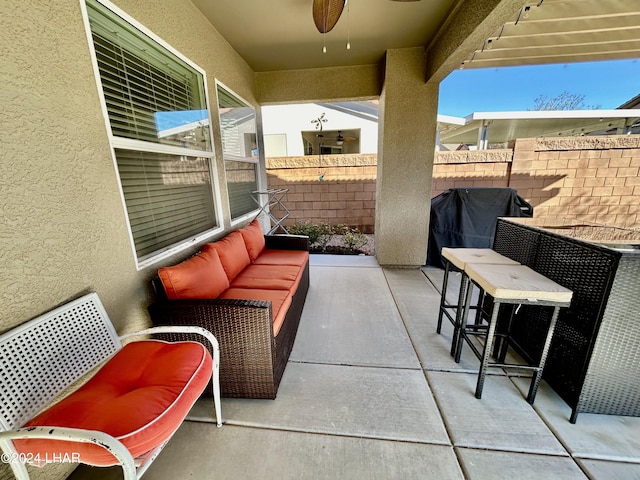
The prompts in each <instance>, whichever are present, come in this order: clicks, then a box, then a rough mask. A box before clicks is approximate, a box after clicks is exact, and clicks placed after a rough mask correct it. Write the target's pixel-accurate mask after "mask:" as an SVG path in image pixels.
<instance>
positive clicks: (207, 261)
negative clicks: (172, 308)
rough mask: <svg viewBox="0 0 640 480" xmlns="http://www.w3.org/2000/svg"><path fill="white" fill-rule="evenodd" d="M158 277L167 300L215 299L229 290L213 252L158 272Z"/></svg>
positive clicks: (222, 270) (217, 258)
mask: <svg viewBox="0 0 640 480" xmlns="http://www.w3.org/2000/svg"><path fill="white" fill-rule="evenodd" d="M158 276H159V277H160V280H161V281H162V286H163V287H164V291H165V292H166V294H167V298H168V299H169V300H186V299H190V298H216V297H218V296H219V295H220V294H221V293H222V292H224V291H225V290H226V289H227V288H229V279H228V278H227V274H226V273H225V271H224V268H223V267H222V263H220V257H219V256H218V252H216V251H215V250H207V251H203V252H201V253H199V254H198V255H196V256H195V257H191V258H190V259H188V260H185V261H184V262H182V263H179V264H178V265H174V266H172V267H164V268H160V269H159V270H158Z"/></svg>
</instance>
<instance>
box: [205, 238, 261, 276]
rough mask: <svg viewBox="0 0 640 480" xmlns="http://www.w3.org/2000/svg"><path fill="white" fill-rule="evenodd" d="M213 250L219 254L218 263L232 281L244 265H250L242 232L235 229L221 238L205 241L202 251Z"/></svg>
mask: <svg viewBox="0 0 640 480" xmlns="http://www.w3.org/2000/svg"><path fill="white" fill-rule="evenodd" d="M210 250H215V251H217V252H218V255H219V256H220V263H222V268H224V271H225V272H226V274H227V279H228V280H229V281H232V280H233V279H234V278H236V275H238V274H239V273H240V272H241V271H242V270H244V269H245V267H246V266H248V265H251V259H250V258H249V252H247V247H246V246H245V244H244V240H243V238H242V234H241V233H240V232H238V231H237V230H236V231H235V232H231V233H230V234H229V235H227V236H226V237H224V238H223V239H222V240H218V241H217V242H213V243H207V244H205V245H203V246H202V251H210Z"/></svg>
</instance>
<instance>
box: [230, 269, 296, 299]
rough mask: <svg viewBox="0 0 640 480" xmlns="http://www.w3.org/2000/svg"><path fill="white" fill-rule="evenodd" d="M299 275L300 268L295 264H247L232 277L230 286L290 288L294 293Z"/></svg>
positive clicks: (268, 288)
mask: <svg viewBox="0 0 640 480" xmlns="http://www.w3.org/2000/svg"><path fill="white" fill-rule="evenodd" d="M301 277H302V275H301V269H300V267H298V266H296V265H249V266H248V267H247V268H245V269H244V270H243V271H242V273H241V274H240V275H238V276H237V277H236V278H234V279H233V282H231V288H264V289H267V290H290V291H291V294H294V293H295V292H296V290H297V289H298V284H299V283H300V279H301Z"/></svg>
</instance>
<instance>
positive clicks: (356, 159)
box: [266, 155, 377, 233]
mask: <svg viewBox="0 0 640 480" xmlns="http://www.w3.org/2000/svg"><path fill="white" fill-rule="evenodd" d="M266 163H267V181H268V185H269V188H288V189H289V192H288V193H287V194H286V196H285V198H284V199H283V203H284V204H285V205H286V207H287V208H288V209H289V211H290V212H291V215H290V216H289V218H288V219H287V220H286V221H285V222H284V223H285V225H292V224H294V223H295V222H297V221H299V222H304V221H311V222H326V223H329V224H331V225H338V224H346V225H349V226H351V227H355V228H358V229H359V230H360V231H361V232H363V233H373V229H374V223H375V203H376V172H377V167H376V156H375V155H323V156H322V158H320V156H317V155H310V156H305V157H282V158H280V157H278V158H267V160H266ZM273 214H274V216H277V217H281V216H282V214H283V212H282V211H281V210H280V209H277V208H274V209H273Z"/></svg>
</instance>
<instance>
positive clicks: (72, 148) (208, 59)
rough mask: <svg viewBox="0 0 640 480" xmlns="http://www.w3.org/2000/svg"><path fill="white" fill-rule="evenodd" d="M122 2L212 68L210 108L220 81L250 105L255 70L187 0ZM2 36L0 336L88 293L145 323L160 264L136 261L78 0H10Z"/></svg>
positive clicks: (0, 13) (125, 317)
mask: <svg viewBox="0 0 640 480" xmlns="http://www.w3.org/2000/svg"><path fill="white" fill-rule="evenodd" d="M116 4H117V5H118V6H119V7H120V8H122V9H123V10H124V11H126V12H127V13H128V14H129V15H131V16H132V17H134V18H135V19H136V20H138V21H139V22H140V23H142V24H143V25H145V26H146V27H147V28H149V29H151V30H152V31H153V32H154V33H156V34H157V35H158V36H160V37H161V38H162V39H163V40H165V41H166V42H167V43H169V44H170V45H172V46H173V47H175V48H176V49H177V50H178V51H180V52H181V53H182V54H183V55H185V56H186V57H187V58H189V59H191V60H192V61H193V62H195V63H196V64H198V65H199V66H200V67H201V68H203V69H205V70H206V72H207V79H208V88H209V98H210V101H211V103H212V105H214V106H215V102H216V97H215V87H214V80H215V79H216V78H219V79H220V80H221V81H222V82H224V83H225V84H226V85H227V86H229V87H230V88H232V89H233V90H235V91H236V92H237V93H238V94H240V95H242V96H243V97H244V98H245V99H247V100H248V101H250V102H255V95H254V79H253V71H252V70H251V69H250V68H249V67H248V65H247V64H246V63H245V62H244V61H243V60H242V59H241V58H240V57H239V56H238V55H237V54H236V53H235V51H234V50H233V49H232V48H231V47H230V46H229V45H228V43H227V42H226V41H225V40H224V39H223V38H222V37H221V36H220V35H219V34H218V33H217V32H216V31H215V30H214V29H213V27H212V26H211V25H210V24H209V23H208V22H207V21H206V20H205V18H204V17H203V16H202V15H201V14H200V12H199V11H198V10H197V9H196V8H195V7H194V5H193V4H192V3H191V2H190V1H188V0H154V1H150V0H144V1H142V0H117V1H116ZM0 44H1V45H2V46H3V51H2V57H1V58H2V59H1V60H0V62H1V65H2V68H0V105H2V115H0V144H1V145H2V150H1V153H0V155H1V161H0V188H1V192H2V193H1V196H0V211H1V215H2V216H1V218H2V225H1V227H0V332H2V331H5V330H7V329H8V328H10V327H13V326H15V325H18V324H20V323H23V322H25V321H27V320H29V319H30V318H32V317H34V316H37V315H39V314H40V313H42V312H44V311H47V310H49V309H51V308H52V307H54V306H56V305H58V304H60V303H64V302H66V301H67V300H69V299H71V298H73V297H76V296H78V295H80V294H82V293H85V292H88V291H97V292H98V294H99V295H100V297H101V299H102V301H103V302H104V304H105V307H106V309H107V311H108V313H109V315H110V316H111V318H112V320H113V322H114V324H115V326H116V328H117V329H118V330H119V331H121V332H122V331H125V330H132V329H134V328H136V327H138V326H141V325H144V324H147V322H148V317H147V314H146V308H145V307H146V304H147V303H148V301H149V300H150V288H149V278H150V277H151V276H152V275H153V274H154V273H155V272H156V270H157V267H159V266H161V265H154V266H153V267H150V268H148V269H146V270H144V271H136V268H135V262H134V257H133V251H132V248H131V244H130V241H129V236H128V233H127V224H126V214H125V212H124V208H123V205H122V202H121V198H120V193H119V188H118V180H117V173H116V170H115V167H114V164H113V160H112V157H111V152H110V147H109V142H108V138H107V133H106V127H105V122H104V118H103V114H102V110H101V106H100V100H99V96H98V90H97V87H96V81H95V77H94V71H93V67H92V61H91V57H90V51H89V47H88V43H87V34H86V31H85V25H84V22H83V19H82V15H81V8H80V2H79V0H56V1H55V2H44V1H40V0H32V1H23V0H4V1H3V2H1V3H0ZM213 120H214V122H217V115H213ZM217 130H218V129H217V125H214V131H216V132H217ZM215 140H216V150H217V153H218V154H219V153H220V152H219V149H220V139H219V138H218V134H217V133H216V138H215ZM219 168H221V167H219ZM219 173H220V174H221V181H222V183H224V182H223V180H224V176H222V175H223V173H224V172H223V171H222V170H220V172H219ZM224 193H225V192H223V198H225V197H226V195H225V194H224ZM226 225H228V222H226ZM187 254H188V252H185V253H184V255H182V257H184V256H186V255H187ZM175 260H176V259H167V260H166V261H165V262H163V264H171V263H172V262H174V261H175ZM54 470H55V469H53V468H49V467H47V468H45V469H44V470H38V475H37V477H35V478H60V477H59V476H56V475H59V474H56V473H55V472H54ZM3 473H4V472H2V471H0V477H2V478H4V476H3ZM9 478H11V477H10V476H9Z"/></svg>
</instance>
